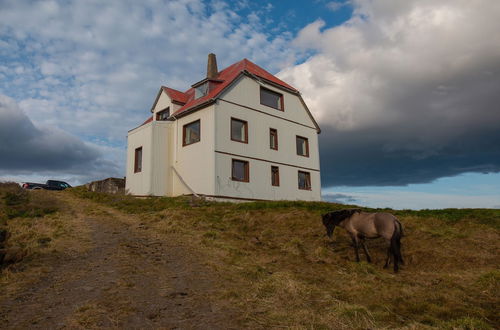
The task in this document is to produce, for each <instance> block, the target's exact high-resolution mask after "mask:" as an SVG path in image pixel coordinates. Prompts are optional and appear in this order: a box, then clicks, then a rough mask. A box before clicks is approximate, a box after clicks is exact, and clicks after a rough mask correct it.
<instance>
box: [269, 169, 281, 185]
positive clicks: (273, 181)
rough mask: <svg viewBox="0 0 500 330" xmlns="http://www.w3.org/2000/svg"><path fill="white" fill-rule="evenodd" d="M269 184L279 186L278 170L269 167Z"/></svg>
mask: <svg viewBox="0 0 500 330" xmlns="http://www.w3.org/2000/svg"><path fill="white" fill-rule="evenodd" d="M271 184H272V185H273V186H276V187H278V186H279V185H280V168H279V167H278V166H271Z"/></svg>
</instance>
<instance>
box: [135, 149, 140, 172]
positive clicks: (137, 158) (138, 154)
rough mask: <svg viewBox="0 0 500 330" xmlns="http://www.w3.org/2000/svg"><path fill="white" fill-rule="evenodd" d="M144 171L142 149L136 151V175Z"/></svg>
mask: <svg viewBox="0 0 500 330" xmlns="http://www.w3.org/2000/svg"><path fill="white" fill-rule="evenodd" d="M141 171H142V147H139V148H137V149H135V157H134V173H138V172H141Z"/></svg>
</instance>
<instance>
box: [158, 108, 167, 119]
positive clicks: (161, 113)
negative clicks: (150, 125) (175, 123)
mask: <svg viewBox="0 0 500 330" xmlns="http://www.w3.org/2000/svg"><path fill="white" fill-rule="evenodd" d="M169 116H170V108H166V109H165V110H162V111H159V112H157V113H156V120H159V121H163V120H167V118H168V117H169Z"/></svg>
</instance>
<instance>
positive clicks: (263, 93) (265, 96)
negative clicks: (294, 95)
mask: <svg viewBox="0 0 500 330" xmlns="http://www.w3.org/2000/svg"><path fill="white" fill-rule="evenodd" d="M260 104H263V105H267V106H268V107H271V108H275V109H278V110H281V111H283V95H281V94H279V93H276V92H273V91H272V90H269V89H267V88H263V87H261V88H260Z"/></svg>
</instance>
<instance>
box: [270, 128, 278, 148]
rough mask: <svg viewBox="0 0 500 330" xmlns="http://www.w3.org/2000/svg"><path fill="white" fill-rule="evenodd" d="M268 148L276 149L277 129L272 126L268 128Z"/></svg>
mask: <svg viewBox="0 0 500 330" xmlns="http://www.w3.org/2000/svg"><path fill="white" fill-rule="evenodd" d="M269 148H271V149H274V150H278V130H277V129H274V128H270V129H269Z"/></svg>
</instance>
